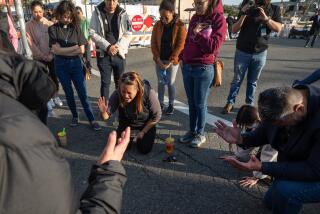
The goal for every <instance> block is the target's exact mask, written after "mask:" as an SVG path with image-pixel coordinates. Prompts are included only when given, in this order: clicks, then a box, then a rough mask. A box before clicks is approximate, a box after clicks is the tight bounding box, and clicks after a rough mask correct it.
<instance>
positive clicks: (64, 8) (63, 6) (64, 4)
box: [54, 0, 78, 25]
mask: <svg viewBox="0 0 320 214" xmlns="http://www.w3.org/2000/svg"><path fill="white" fill-rule="evenodd" d="M67 12H70V16H71V17H70V18H71V22H72V23H73V24H74V25H76V24H78V19H77V11H76V7H75V5H74V4H73V3H72V1H70V0H63V1H61V2H60V3H59V5H58V6H57V8H56V9H55V11H54V15H55V17H56V18H57V20H58V21H59V20H60V19H61V17H62V16H63V15H64V14H66V13H67Z"/></svg>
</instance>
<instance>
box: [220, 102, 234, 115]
mask: <svg viewBox="0 0 320 214" xmlns="http://www.w3.org/2000/svg"><path fill="white" fill-rule="evenodd" d="M232 109H233V105H232V104H231V103H227V104H226V105H225V106H224V107H223V110H222V112H221V114H229V113H230V112H231V111H232Z"/></svg>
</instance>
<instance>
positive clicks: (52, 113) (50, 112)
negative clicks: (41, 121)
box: [48, 110, 56, 117]
mask: <svg viewBox="0 0 320 214" xmlns="http://www.w3.org/2000/svg"><path fill="white" fill-rule="evenodd" d="M55 116H56V113H54V111H53V110H50V111H49V110H48V117H55Z"/></svg>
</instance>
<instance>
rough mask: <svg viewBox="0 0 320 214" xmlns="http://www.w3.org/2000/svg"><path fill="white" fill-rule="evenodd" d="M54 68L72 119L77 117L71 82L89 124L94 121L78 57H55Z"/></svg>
mask: <svg viewBox="0 0 320 214" xmlns="http://www.w3.org/2000/svg"><path fill="white" fill-rule="evenodd" d="M54 67H55V70H56V74H57V77H58V78H59V81H60V83H61V85H62V88H63V90H64V93H65V94H66V99H67V104H68V106H69V109H70V111H71V113H72V116H73V117H74V118H78V117H79V116H78V112H77V106H76V102H75V99H74V93H73V89H72V85H71V82H73V85H74V87H75V89H76V90H77V92H78V96H79V99H80V101H81V104H82V107H83V109H84V112H85V113H86V115H87V118H88V120H89V121H90V122H91V121H94V115H93V113H92V108H91V105H90V104H89V100H88V96H87V89H86V82H85V80H84V76H83V71H82V64H81V60H80V57H77V58H71V59H70V58H69V59H68V58H62V57H59V56H56V57H55V58H54Z"/></svg>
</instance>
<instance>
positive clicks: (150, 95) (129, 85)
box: [98, 72, 161, 154]
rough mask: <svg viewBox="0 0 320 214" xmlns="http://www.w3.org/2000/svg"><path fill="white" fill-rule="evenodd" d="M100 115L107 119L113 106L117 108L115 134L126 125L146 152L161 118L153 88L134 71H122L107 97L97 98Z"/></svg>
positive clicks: (113, 109) (151, 144) (148, 150)
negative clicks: (115, 85) (117, 85)
mask: <svg viewBox="0 0 320 214" xmlns="http://www.w3.org/2000/svg"><path fill="white" fill-rule="evenodd" d="M98 106H99V109H100V112H101V116H102V118H103V119H104V120H108V119H109V118H110V116H111V114H113V113H114V112H115V111H116V110H118V112H119V127H118V129H117V133H118V136H120V133H122V132H123V131H124V130H125V128H126V127H128V126H129V127H131V130H132V131H133V135H134V133H136V135H135V136H134V137H136V138H137V147H138V151H139V152H140V153H142V154H147V153H149V152H150V151H151V150H152V147H153V144H154V141H155V138H156V125H157V123H158V122H159V120H160V118H161V108H160V103H159V101H158V98H157V95H156V92H155V91H154V90H153V89H151V86H150V84H149V82H148V81H146V80H144V81H142V80H141V77H140V75H139V74H138V73H136V72H127V73H123V74H122V75H121V77H120V79H119V87H118V89H116V90H115V91H114V92H113V93H112V95H111V96H110V99H109V100H108V101H106V100H105V98H104V97H100V98H99V102H98Z"/></svg>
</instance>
